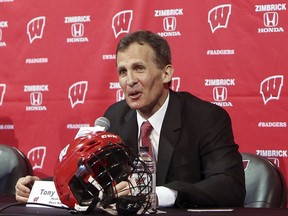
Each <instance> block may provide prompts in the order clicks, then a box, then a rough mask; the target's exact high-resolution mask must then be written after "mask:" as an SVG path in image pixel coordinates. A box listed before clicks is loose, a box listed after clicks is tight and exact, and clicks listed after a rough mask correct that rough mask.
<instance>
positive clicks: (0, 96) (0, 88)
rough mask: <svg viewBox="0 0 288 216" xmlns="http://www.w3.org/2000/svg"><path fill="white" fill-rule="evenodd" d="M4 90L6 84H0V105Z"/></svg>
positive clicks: (0, 104)
mask: <svg viewBox="0 0 288 216" xmlns="http://www.w3.org/2000/svg"><path fill="white" fill-rule="evenodd" d="M5 91H6V84H0V106H2V103H3V100H4V95H5Z"/></svg>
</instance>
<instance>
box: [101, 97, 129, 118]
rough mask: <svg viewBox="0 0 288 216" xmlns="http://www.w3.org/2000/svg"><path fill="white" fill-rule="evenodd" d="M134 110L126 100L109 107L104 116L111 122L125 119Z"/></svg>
mask: <svg viewBox="0 0 288 216" xmlns="http://www.w3.org/2000/svg"><path fill="white" fill-rule="evenodd" d="M131 111H132V109H131V108H130V107H129V106H128V104H127V103H126V101H125V100H122V101H119V102H116V103H114V104H112V105H110V106H109V107H108V109H107V110H106V111H105V113H104V116H105V117H106V118H108V119H109V120H110V121H111V120H112V121H113V120H116V119H118V120H119V119H122V118H124V117H125V116H126V115H127V114H128V113H130V112H131Z"/></svg>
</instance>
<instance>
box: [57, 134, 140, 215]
mask: <svg viewBox="0 0 288 216" xmlns="http://www.w3.org/2000/svg"><path fill="white" fill-rule="evenodd" d="M134 159H135V156H134V154H132V152H131V151H130V150H129V149H128V148H127V146H126V145H125V144H124V143H123V142H122V140H121V138H120V137H119V136H117V135H114V134H112V133H109V132H98V133H96V134H89V135H87V136H83V137H79V138H77V139H75V140H74V141H73V142H72V143H71V144H68V145H67V146H66V147H65V148H64V149H63V150H62V152H61V153H60V156H59V163H58V164H57V165H56V167H55V170H54V182H55V187H56V190H57V193H58V195H59V198H60V200H61V202H62V203H63V204H65V205H67V206H68V207H69V208H71V209H75V210H77V211H88V210H89V209H92V208H94V207H95V206H96V205H97V203H99V202H100V201H101V200H103V199H105V197H106V198H107V197H113V196H114V195H113V194H114V193H115V190H114V188H113V187H114V186H115V185H116V184H117V183H119V182H121V181H127V179H128V177H129V175H131V172H132V166H133V161H134Z"/></svg>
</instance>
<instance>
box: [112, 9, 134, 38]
mask: <svg viewBox="0 0 288 216" xmlns="http://www.w3.org/2000/svg"><path fill="white" fill-rule="evenodd" d="M132 17H133V11H132V10H125V11H121V12H119V13H117V14H116V15H115V16H114V17H113V19H112V29H113V31H114V35H115V38H117V37H118V36H119V35H120V34H122V33H128V32H129V31H130V25H131V22H132Z"/></svg>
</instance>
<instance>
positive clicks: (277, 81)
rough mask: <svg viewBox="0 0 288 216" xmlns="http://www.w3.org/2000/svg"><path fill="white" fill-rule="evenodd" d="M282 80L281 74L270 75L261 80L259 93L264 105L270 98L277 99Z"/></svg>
mask: <svg viewBox="0 0 288 216" xmlns="http://www.w3.org/2000/svg"><path fill="white" fill-rule="evenodd" d="M283 82H284V76H283V75H275V76H270V77H267V78H266V79H264V80H263V81H262V82H261V84H260V94H261V95H262V98H263V101H264V104H265V105H266V104H267V103H268V101H270V100H279V98H280V94H281V89H282V86H283Z"/></svg>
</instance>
